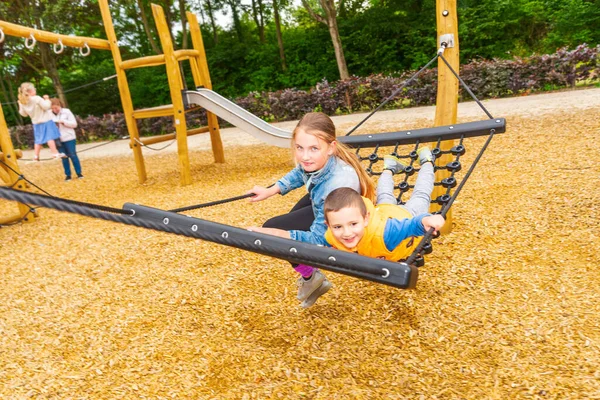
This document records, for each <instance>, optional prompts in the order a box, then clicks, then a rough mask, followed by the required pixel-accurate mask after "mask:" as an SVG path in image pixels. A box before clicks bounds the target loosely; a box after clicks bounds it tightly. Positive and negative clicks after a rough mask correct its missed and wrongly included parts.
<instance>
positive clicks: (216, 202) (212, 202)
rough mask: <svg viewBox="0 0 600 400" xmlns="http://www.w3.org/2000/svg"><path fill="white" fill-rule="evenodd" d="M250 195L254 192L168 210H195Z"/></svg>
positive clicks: (176, 211)
mask: <svg viewBox="0 0 600 400" xmlns="http://www.w3.org/2000/svg"><path fill="white" fill-rule="evenodd" d="M271 186H272V185H271ZM269 187H270V186H269ZM252 196H255V194H254V193H246V194H243V195H241V196H235V197H230V198H228V199H223V200H215V201H211V202H208V203H203V204H196V205H194V206H187V207H181V208H174V209H172V210H169V211H170V212H174V213H180V212H183V211H190V210H196V209H198V208H205V207H210V206H216V205H218V204H225V203H230V202H232V201H237V200H242V199H247V198H248V197H252Z"/></svg>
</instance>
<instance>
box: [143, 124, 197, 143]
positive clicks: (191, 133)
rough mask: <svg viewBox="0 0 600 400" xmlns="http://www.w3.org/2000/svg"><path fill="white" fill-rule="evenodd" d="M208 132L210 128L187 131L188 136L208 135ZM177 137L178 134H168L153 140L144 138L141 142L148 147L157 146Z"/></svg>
mask: <svg viewBox="0 0 600 400" xmlns="http://www.w3.org/2000/svg"><path fill="white" fill-rule="evenodd" d="M208 131H209V128H208V126H203V127H201V128H195V129H190V130H189V131H187V135H188V136H194V135H198V134H200V133H206V132H208ZM176 137H177V133H176V132H173V133H167V134H164V135H160V136H154V137H151V138H143V139H140V142H142V144H144V145H145V146H148V145H151V144H155V143H161V142H166V141H167V140H173V139H175V138H176Z"/></svg>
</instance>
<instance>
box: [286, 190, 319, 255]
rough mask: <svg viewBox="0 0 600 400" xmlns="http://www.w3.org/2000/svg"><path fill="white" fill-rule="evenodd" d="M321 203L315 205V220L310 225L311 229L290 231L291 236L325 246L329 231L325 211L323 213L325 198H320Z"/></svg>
mask: <svg viewBox="0 0 600 400" xmlns="http://www.w3.org/2000/svg"><path fill="white" fill-rule="evenodd" d="M319 201H320V204H317V205H315V206H313V210H314V211H315V220H314V221H313V223H312V225H311V226H310V230H309V231H290V237H291V238H292V239H294V240H299V241H301V242H306V243H312V244H321V245H323V246H325V245H326V244H327V241H326V240H325V232H327V225H325V213H323V204H324V203H325V199H320V200H319Z"/></svg>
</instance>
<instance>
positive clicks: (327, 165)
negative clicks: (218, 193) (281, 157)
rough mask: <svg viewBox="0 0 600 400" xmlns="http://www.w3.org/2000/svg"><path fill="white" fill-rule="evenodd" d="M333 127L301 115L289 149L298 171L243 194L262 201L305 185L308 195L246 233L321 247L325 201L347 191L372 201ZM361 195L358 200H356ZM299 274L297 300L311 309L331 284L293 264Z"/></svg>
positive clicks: (321, 118)
mask: <svg viewBox="0 0 600 400" xmlns="http://www.w3.org/2000/svg"><path fill="white" fill-rule="evenodd" d="M335 139H336V136H335V125H334V124H333V121H332V120H331V118H329V117H328V116H327V115H325V114H323V113H309V114H306V115H305V116H304V117H303V118H302V119H301V120H300V122H299V123H298V125H297V126H296V128H295V129H294V132H293V134H292V148H293V150H294V158H295V160H296V163H297V166H296V168H294V169H293V170H292V171H290V172H289V173H288V174H287V175H285V176H284V177H283V178H281V179H280V180H279V181H278V182H277V183H276V184H275V185H273V186H271V187H269V188H265V187H262V186H255V187H254V188H252V190H250V191H248V193H254V194H255V195H254V196H253V197H251V198H250V201H253V202H256V201H261V200H265V199H267V198H269V197H271V196H273V195H275V194H278V193H280V194H282V195H285V194H286V193H288V192H290V191H291V190H294V189H297V188H299V187H301V186H306V189H307V190H308V194H307V195H306V196H304V197H303V198H302V199H300V201H299V202H298V203H297V204H296V205H295V206H294V207H293V208H292V210H291V211H290V212H289V213H288V214H284V215H280V216H277V217H274V218H271V219H269V220H268V221H267V222H265V224H264V225H263V227H262V228H258V227H252V228H249V229H250V230H251V231H256V232H261V233H266V234H271V235H276V236H280V237H283V238H287V239H294V240H299V241H302V242H308V243H313V244H325V240H324V234H325V230H326V229H327V226H326V225H325V214H324V213H323V205H324V203H325V198H326V197H327V195H328V194H329V193H331V192H332V191H333V190H335V189H337V188H340V187H348V188H350V190H353V191H356V192H357V194H358V193H360V194H362V195H363V196H365V197H367V198H373V197H374V184H373V181H372V180H371V179H370V178H369V176H368V175H367V173H366V172H365V171H364V170H363V168H362V166H361V165H360V162H359V160H358V158H357V157H356V155H354V154H353V153H351V152H350V151H349V150H348V148H347V147H346V146H344V145H343V144H342V143H340V142H337V141H336V140H335ZM359 196H360V195H359ZM292 267H294V269H295V270H296V271H297V272H298V273H299V274H300V275H301V277H300V278H299V279H298V286H299V289H298V296H297V298H298V300H300V301H301V302H302V304H301V305H302V307H303V308H307V307H310V306H311V305H313V304H314V303H315V301H317V299H318V298H319V297H320V296H321V295H323V294H325V293H326V292H327V291H328V290H329V289H330V288H331V283H330V282H329V281H328V280H327V278H326V277H325V275H323V273H321V272H320V271H319V270H317V269H315V268H313V267H311V266H308V265H303V264H292Z"/></svg>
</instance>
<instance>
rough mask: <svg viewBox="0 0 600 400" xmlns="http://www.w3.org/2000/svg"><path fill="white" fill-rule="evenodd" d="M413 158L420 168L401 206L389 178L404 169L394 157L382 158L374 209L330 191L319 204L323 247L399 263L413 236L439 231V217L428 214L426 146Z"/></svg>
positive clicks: (349, 194) (430, 178)
mask: <svg viewBox="0 0 600 400" xmlns="http://www.w3.org/2000/svg"><path fill="white" fill-rule="evenodd" d="M418 157H419V162H420V164H421V169H420V171H419V175H418V176H417V180H416V182H415V186H414V189H413V194H412V196H411V198H410V199H409V200H408V201H407V203H406V204H405V205H398V204H397V200H396V197H395V196H394V191H393V189H394V180H393V174H397V173H401V172H402V171H404V169H405V168H406V166H405V165H404V164H402V163H401V162H400V160H399V159H398V158H396V157H394V156H385V157H384V168H385V170H384V171H383V173H382V174H381V176H380V178H379V182H378V185H377V206H374V205H373V203H372V202H371V201H370V200H369V199H367V198H364V197H361V196H360V195H359V194H358V193H356V191H354V190H352V189H348V188H339V189H336V190H334V191H332V192H331V193H330V194H329V195H328V196H327V199H326V200H325V205H324V212H325V221H326V223H327V226H328V229H327V232H326V233H325V240H327V243H328V244H329V245H331V246H332V247H334V248H336V249H338V250H344V251H349V252H355V253H358V254H361V255H364V256H370V257H377V258H385V259H386V260H390V261H399V260H404V259H406V258H407V257H408V256H410V255H411V254H412V252H413V250H414V249H415V248H416V247H417V245H418V243H419V241H418V240H415V238H417V237H419V236H423V235H424V234H425V232H427V231H428V230H429V229H430V228H434V229H435V231H436V232H437V231H439V229H441V228H442V226H443V225H444V222H445V220H444V217H442V216H441V215H431V214H429V213H428V211H429V205H430V202H431V192H432V191H433V183H434V167H433V157H432V154H431V151H430V150H429V148H428V147H422V148H421V149H420V150H419V151H418Z"/></svg>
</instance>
